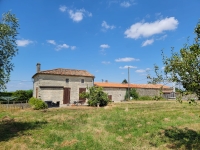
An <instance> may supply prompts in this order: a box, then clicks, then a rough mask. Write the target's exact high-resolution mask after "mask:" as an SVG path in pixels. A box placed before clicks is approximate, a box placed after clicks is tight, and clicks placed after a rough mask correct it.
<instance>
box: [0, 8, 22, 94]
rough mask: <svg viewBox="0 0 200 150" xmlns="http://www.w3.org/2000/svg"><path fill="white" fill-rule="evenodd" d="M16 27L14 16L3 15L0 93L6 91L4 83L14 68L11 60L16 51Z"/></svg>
mask: <svg viewBox="0 0 200 150" xmlns="http://www.w3.org/2000/svg"><path fill="white" fill-rule="evenodd" d="M18 27H19V24H18V20H17V19H16V17H15V15H13V14H11V13H10V12H8V13H5V14H3V17H2V21H0V91H1V90H5V89H6V83H8V81H9V78H10V72H11V71H12V70H13V67H14V65H13V63H11V60H12V58H13V56H15V55H16V53H17V51H18V49H17V44H16V36H17V34H18V32H17V29H18Z"/></svg>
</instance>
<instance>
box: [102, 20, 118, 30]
mask: <svg viewBox="0 0 200 150" xmlns="http://www.w3.org/2000/svg"><path fill="white" fill-rule="evenodd" d="M101 26H102V27H103V28H104V29H111V30H112V29H114V28H115V26H114V25H108V24H107V22H106V21H103V22H102V24H101Z"/></svg>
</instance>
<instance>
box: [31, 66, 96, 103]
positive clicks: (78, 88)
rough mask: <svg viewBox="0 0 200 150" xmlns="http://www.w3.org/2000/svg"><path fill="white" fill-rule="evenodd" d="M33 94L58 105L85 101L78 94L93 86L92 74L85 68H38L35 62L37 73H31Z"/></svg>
mask: <svg viewBox="0 0 200 150" xmlns="http://www.w3.org/2000/svg"><path fill="white" fill-rule="evenodd" d="M32 78H33V96H34V97H36V98H40V99H42V100H43V101H52V102H54V103H57V104H59V105H60V106H62V105H65V104H69V103H73V102H74V101H79V100H82V101H85V100H86V99H83V98H80V97H79V94H80V93H81V92H83V91H86V90H87V87H92V86H94V78H95V77H94V76H93V75H92V74H90V73H89V72H87V71H85V70H74V69H61V68H58V69H52V70H45V71H41V70H40V64H39V63H38V64H37V73H36V74H35V75H33V77H32Z"/></svg>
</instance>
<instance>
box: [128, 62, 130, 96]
mask: <svg viewBox="0 0 200 150" xmlns="http://www.w3.org/2000/svg"><path fill="white" fill-rule="evenodd" d="M129 83H130V78H129V66H128V100H130V88H129V86H130V85H129Z"/></svg>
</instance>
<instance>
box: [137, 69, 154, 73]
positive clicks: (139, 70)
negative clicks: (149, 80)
mask: <svg viewBox="0 0 200 150" xmlns="http://www.w3.org/2000/svg"><path fill="white" fill-rule="evenodd" d="M149 70H151V69H150V68H146V69H138V70H136V71H135V72H137V73H145V72H147V71H149Z"/></svg>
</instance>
